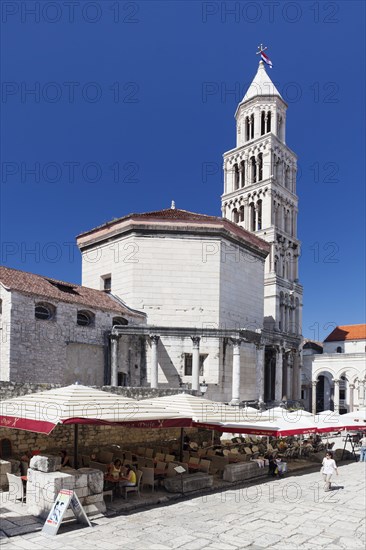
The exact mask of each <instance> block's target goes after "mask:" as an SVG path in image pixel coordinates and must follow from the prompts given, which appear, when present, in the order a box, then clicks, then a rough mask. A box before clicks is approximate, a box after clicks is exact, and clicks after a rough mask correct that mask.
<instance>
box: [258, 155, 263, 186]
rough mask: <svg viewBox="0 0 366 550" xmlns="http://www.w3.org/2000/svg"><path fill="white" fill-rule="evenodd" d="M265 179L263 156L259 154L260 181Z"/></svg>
mask: <svg viewBox="0 0 366 550" xmlns="http://www.w3.org/2000/svg"><path fill="white" fill-rule="evenodd" d="M262 179H263V154H262V153H259V155H258V181H262Z"/></svg>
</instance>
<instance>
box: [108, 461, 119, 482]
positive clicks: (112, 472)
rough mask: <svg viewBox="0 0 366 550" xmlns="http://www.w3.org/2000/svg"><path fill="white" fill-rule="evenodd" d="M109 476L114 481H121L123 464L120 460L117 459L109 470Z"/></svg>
mask: <svg viewBox="0 0 366 550" xmlns="http://www.w3.org/2000/svg"><path fill="white" fill-rule="evenodd" d="M108 475H110V476H111V477H113V478H114V479H119V478H120V477H121V475H122V462H121V460H120V459H119V458H116V460H115V461H114V462H112V464H110V466H109V468H108Z"/></svg>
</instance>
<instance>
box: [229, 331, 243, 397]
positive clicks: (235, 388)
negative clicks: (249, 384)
mask: <svg viewBox="0 0 366 550" xmlns="http://www.w3.org/2000/svg"><path fill="white" fill-rule="evenodd" d="M231 341H232V344H233V382H232V392H231V404H233V405H234V404H237V403H240V344H241V340H240V339H238V338H233V339H232V340H231Z"/></svg>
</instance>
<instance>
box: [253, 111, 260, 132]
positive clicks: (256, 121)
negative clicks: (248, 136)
mask: <svg viewBox="0 0 366 550" xmlns="http://www.w3.org/2000/svg"><path fill="white" fill-rule="evenodd" d="M260 135H261V108H260V107H259V106H257V107H256V109H255V113H254V139H257V138H259V137H260Z"/></svg>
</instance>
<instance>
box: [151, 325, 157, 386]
mask: <svg viewBox="0 0 366 550" xmlns="http://www.w3.org/2000/svg"><path fill="white" fill-rule="evenodd" d="M150 341H151V371H150V386H151V387H152V388H157V387H158V386H159V384H158V344H159V335H158V334H150Z"/></svg>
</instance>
